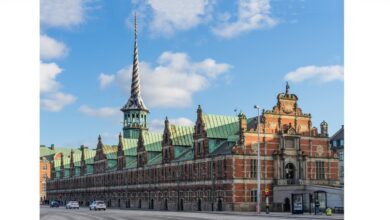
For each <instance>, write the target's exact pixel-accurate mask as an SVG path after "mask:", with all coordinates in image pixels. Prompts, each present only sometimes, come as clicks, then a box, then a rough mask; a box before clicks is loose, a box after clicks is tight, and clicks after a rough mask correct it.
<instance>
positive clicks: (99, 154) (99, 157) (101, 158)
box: [93, 135, 107, 173]
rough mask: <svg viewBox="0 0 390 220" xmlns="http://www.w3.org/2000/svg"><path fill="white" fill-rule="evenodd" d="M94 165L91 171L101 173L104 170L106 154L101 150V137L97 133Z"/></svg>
mask: <svg viewBox="0 0 390 220" xmlns="http://www.w3.org/2000/svg"><path fill="white" fill-rule="evenodd" d="M93 165H94V167H93V172H94V173H103V172H105V171H106V167H107V156H106V154H105V153H104V151H103V142H102V137H101V136H100V135H99V138H98V144H97V147H96V155H95V158H94V164H93Z"/></svg>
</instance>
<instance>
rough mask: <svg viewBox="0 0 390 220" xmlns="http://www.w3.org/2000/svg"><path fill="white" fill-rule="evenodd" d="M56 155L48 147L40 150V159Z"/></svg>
mask: <svg viewBox="0 0 390 220" xmlns="http://www.w3.org/2000/svg"><path fill="white" fill-rule="evenodd" d="M53 154H55V152H54V151H53V150H51V149H49V148H47V147H40V148H39V157H48V156H51V155H53Z"/></svg>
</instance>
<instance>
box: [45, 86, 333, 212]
mask: <svg viewBox="0 0 390 220" xmlns="http://www.w3.org/2000/svg"><path fill="white" fill-rule="evenodd" d="M297 100H298V97H297V96H296V95H294V94H289V93H281V94H279V95H278V97H277V101H278V102H277V105H276V106H275V107H274V108H273V110H269V111H263V113H262V115H261V116H260V121H261V123H260V126H258V125H257V117H252V118H249V119H247V118H246V116H245V115H244V114H240V115H239V116H237V117H239V120H238V121H239V128H240V129H239V134H238V136H239V139H238V140H237V142H236V144H235V145H234V146H233V147H232V149H231V152H230V153H229V154H222V155H218V154H209V149H208V142H209V138H208V137H207V135H206V133H207V131H206V130H205V122H204V121H203V119H202V110H201V108H200V107H199V108H198V110H197V116H198V117H197V121H196V123H195V126H194V134H193V140H194V141H193V146H192V149H193V152H194V153H193V155H194V156H193V159H191V160H187V161H176V162H175V161H173V159H174V155H173V151H174V148H173V147H172V140H170V134H169V132H168V130H167V129H166V131H165V132H164V134H162V136H163V137H162V142H161V146H162V148H161V154H162V155H163V156H162V158H163V159H162V162H161V164H154V165H147V161H146V160H147V158H148V157H147V156H146V155H147V152H146V148H145V146H144V142H143V135H142V132H141V133H140V136H139V138H138V147H137V160H138V162H137V164H138V165H137V166H138V167H134V168H125V167H124V165H123V163H124V162H123V161H122V160H124V156H123V149H122V148H121V137H120V140H119V145H118V151H117V156H118V157H117V161H118V164H117V169H116V170H111V171H107V163H108V162H107V157H106V155H105V154H104V152H103V150H101V148H102V143H101V139H100V137H99V143H98V146H97V149H96V156H95V165H94V172H93V173H92V174H85V173H83V171H81V175H80V176H77V177H74V176H70V177H67V178H57V179H53V180H51V181H50V182H49V184H48V195H47V196H48V198H50V199H59V200H64V201H68V200H79V201H80V202H81V203H82V204H83V205H86V204H88V202H90V201H92V200H94V199H99V200H105V201H106V202H107V204H108V206H111V207H127V208H149V209H158V210H160V209H162V210H165V209H167V210H193V211H197V210H226V211H230V210H231V211H254V210H255V208H256V207H255V206H256V203H255V202H254V198H253V193H252V191H254V190H256V189H257V177H256V174H255V172H254V171H256V169H257V167H256V166H254V165H253V164H257V163H256V160H257V143H258V136H257V132H258V129H260V132H261V134H260V146H261V147H260V153H261V160H260V162H261V174H260V175H261V189H262V193H261V195H262V198H261V200H262V201H265V194H264V189H265V188H268V189H269V191H270V194H269V198H268V199H269V202H270V204H271V208H274V209H277V207H280V206H281V204H274V201H273V193H274V192H273V189H274V187H275V186H311V185H320V186H327V187H338V186H339V175H338V159H337V156H336V155H335V152H334V151H333V150H332V149H331V148H330V144H329V138H328V134H327V124H326V122H323V123H322V125H321V130H320V132H318V131H317V129H316V128H315V127H313V126H312V123H311V115H310V114H303V113H302V111H301V109H300V108H298V105H297ZM166 123H168V124H169V122H168V121H166ZM166 126H167V125H166ZM170 149H171V150H170ZM61 158H62V157H61ZM121 161H122V162H121ZM81 164H83V161H81ZM121 164H122V165H121ZM61 165H62V164H61ZM70 166H71V167H72V165H70ZM82 170H83V169H82ZM60 173H62V172H60ZM287 196H288V195H287ZM262 206H264V203H262Z"/></svg>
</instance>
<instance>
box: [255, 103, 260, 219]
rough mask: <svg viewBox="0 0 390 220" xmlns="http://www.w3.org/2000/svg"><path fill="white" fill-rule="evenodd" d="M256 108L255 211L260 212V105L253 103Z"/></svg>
mask: <svg viewBox="0 0 390 220" xmlns="http://www.w3.org/2000/svg"><path fill="white" fill-rule="evenodd" d="M254 108H255V109H257V203H256V212H257V214H260V212H261V208H260V204H261V191H260V106H259V105H255V106H254Z"/></svg>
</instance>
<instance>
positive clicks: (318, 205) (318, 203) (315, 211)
mask: <svg viewBox="0 0 390 220" xmlns="http://www.w3.org/2000/svg"><path fill="white" fill-rule="evenodd" d="M319 212H320V202H319V201H318V199H316V201H315V209H314V214H315V215H317V214H318V213H319Z"/></svg>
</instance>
